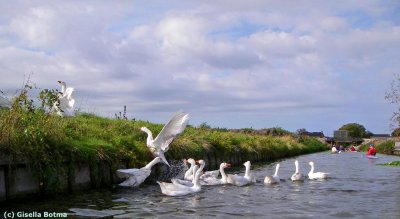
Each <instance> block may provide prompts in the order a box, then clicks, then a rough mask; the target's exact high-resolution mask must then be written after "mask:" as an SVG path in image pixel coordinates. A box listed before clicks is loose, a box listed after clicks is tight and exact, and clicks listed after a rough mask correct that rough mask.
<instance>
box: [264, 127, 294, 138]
mask: <svg viewBox="0 0 400 219" xmlns="http://www.w3.org/2000/svg"><path fill="white" fill-rule="evenodd" d="M267 130H268V131H267V133H268V134H269V135H272V136H285V135H291V134H292V133H291V132H289V131H288V130H285V129H283V128H281V127H273V128H269V129H267Z"/></svg>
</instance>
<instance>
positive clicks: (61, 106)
mask: <svg viewBox="0 0 400 219" xmlns="http://www.w3.org/2000/svg"><path fill="white" fill-rule="evenodd" d="M57 82H58V83H60V84H61V91H60V92H59V93H58V95H57V96H58V101H56V102H55V103H54V104H53V107H52V111H53V112H55V113H56V114H57V115H59V116H61V117H63V116H64V114H65V112H66V110H68V109H72V108H74V105H75V99H74V98H73V97H72V93H73V92H74V88H72V87H67V85H66V83H65V82H64V81H57Z"/></svg>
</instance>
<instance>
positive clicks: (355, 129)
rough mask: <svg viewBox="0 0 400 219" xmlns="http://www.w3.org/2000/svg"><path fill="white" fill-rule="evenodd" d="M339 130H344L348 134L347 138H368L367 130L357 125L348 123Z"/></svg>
mask: <svg viewBox="0 0 400 219" xmlns="http://www.w3.org/2000/svg"><path fill="white" fill-rule="evenodd" d="M339 130H345V131H348V132H349V137H352V138H365V137H368V135H367V130H366V129H365V127H364V126H363V125H360V124H357V123H348V124H345V125H343V126H342V127H341V128H339Z"/></svg>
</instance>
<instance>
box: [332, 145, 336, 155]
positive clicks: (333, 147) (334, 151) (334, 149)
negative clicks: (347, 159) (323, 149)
mask: <svg viewBox="0 0 400 219" xmlns="http://www.w3.org/2000/svg"><path fill="white" fill-rule="evenodd" d="M332 153H337V149H336V146H335V145H333V146H332Z"/></svg>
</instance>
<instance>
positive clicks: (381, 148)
mask: <svg viewBox="0 0 400 219" xmlns="http://www.w3.org/2000/svg"><path fill="white" fill-rule="evenodd" d="M374 146H375V149H376V151H377V152H378V153H381V154H389V155H392V154H394V141H393V140H389V141H376V142H375V143H374ZM368 148H369V144H364V145H361V146H360V147H359V148H358V150H359V151H368Z"/></svg>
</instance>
